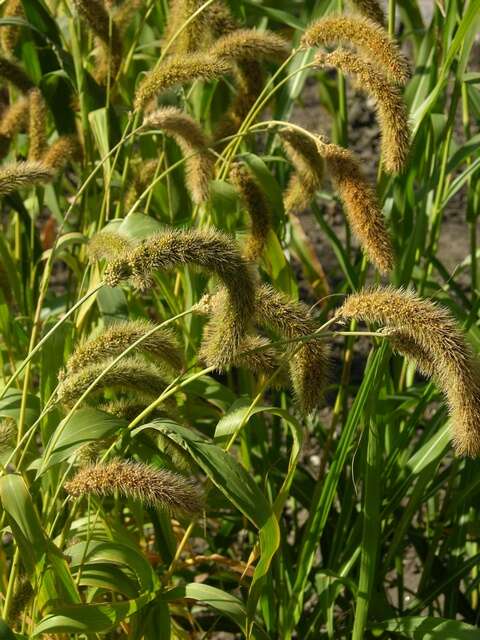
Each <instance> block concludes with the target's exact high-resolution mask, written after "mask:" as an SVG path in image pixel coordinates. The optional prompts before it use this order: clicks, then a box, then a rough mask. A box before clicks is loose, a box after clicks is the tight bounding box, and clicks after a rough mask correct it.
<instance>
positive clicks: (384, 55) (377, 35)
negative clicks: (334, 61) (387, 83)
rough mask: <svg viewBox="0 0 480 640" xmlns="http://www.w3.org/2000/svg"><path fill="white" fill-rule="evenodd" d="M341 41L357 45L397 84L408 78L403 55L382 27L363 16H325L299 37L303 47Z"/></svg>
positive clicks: (408, 70)
mask: <svg viewBox="0 0 480 640" xmlns="http://www.w3.org/2000/svg"><path fill="white" fill-rule="evenodd" d="M337 42H340V43H343V44H348V45H351V46H354V47H356V48H358V49H359V50H360V51H361V52H362V53H363V54H364V55H365V57H366V58H368V60H370V61H371V62H372V64H375V66H376V67H378V68H379V70H380V71H382V73H384V74H385V75H386V76H388V77H389V78H391V79H392V80H393V81H394V82H396V83H397V84H402V85H403V84H405V83H406V82H407V80H408V79H409V77H410V69H409V65H408V62H407V60H406V58H404V56H403V55H402V54H401V53H400V51H399V49H398V48H397V45H396V44H395V42H393V40H391V39H390V37H389V36H388V33H387V32H386V31H385V29H383V28H382V27H381V26H379V25H378V24H376V23H375V22H373V21H372V20H370V19H369V18H365V17H362V16H327V17H325V18H321V19H320V20H317V21H316V22H314V23H313V24H311V25H310V26H309V27H308V28H307V30H306V31H305V33H304V34H303V37H302V45H303V46H305V47H319V46H325V45H328V44H333V43H337Z"/></svg>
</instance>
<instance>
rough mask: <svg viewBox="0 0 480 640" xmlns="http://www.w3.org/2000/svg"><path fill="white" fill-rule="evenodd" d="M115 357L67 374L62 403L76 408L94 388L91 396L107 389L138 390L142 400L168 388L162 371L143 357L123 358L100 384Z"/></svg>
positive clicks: (60, 395)
mask: <svg viewBox="0 0 480 640" xmlns="http://www.w3.org/2000/svg"><path fill="white" fill-rule="evenodd" d="M112 361H113V358H111V359H109V360H104V361H102V362H95V363H93V364H89V365H87V366H86V367H83V368H82V369H80V370H79V371H77V372H75V373H71V374H70V373H68V372H63V373H62V375H61V380H60V384H59V386H58V389H57V400H58V402H59V403H60V404H62V405H64V406H65V407H67V408H69V407H72V406H73V405H74V404H75V403H76V402H77V401H78V400H79V399H80V398H81V396H82V395H83V394H84V393H85V392H86V391H87V390H88V389H89V388H90V386H91V385H94V386H93V387H92V390H91V391H90V392H89V394H91V395H98V394H99V393H101V392H102V391H104V390H105V389H106V388H113V389H117V390H119V391H134V392H136V393H137V396H138V397H139V398H150V399H152V398H156V397H158V396H159V395H160V394H161V393H162V391H163V390H164V389H165V387H166V376H165V375H164V373H163V372H162V371H161V369H159V367H158V364H156V365H153V364H152V363H150V362H147V361H146V360H144V359H143V358H139V357H132V356H130V357H127V358H123V359H122V360H120V361H119V362H117V363H116V364H114V365H113V366H112V368H111V369H110V370H109V371H107V373H106V374H105V375H103V376H102V377H101V378H100V379H99V380H98V381H97V382H95V381H96V380H97V378H98V377H99V376H100V375H101V374H102V373H103V371H104V370H105V369H106V368H107V367H108V366H109V365H110V364H112Z"/></svg>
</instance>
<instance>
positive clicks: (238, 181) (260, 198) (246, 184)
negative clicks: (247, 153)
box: [229, 163, 271, 261]
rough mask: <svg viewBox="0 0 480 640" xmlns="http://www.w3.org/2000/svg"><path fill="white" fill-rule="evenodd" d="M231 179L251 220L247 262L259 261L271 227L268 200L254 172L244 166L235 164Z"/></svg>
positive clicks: (245, 252) (246, 247)
mask: <svg viewBox="0 0 480 640" xmlns="http://www.w3.org/2000/svg"><path fill="white" fill-rule="evenodd" d="M229 177H230V181H231V183H232V184H233V186H234V187H235V189H236V190H237V192H238V193H239V195H240V197H241V198H242V200H243V202H244V204H245V207H246V209H247V212H248V215H249V216H250V220H251V230H250V235H249V237H248V239H247V242H246V243H245V248H244V256H245V258H246V259H247V260H252V261H254V260H258V258H260V256H261V255H262V253H263V249H264V247H265V244H266V242H267V238H268V233H269V231H270V227H271V219H270V208H269V206H268V202H267V199H266V197H265V194H264V192H263V190H262V189H261V187H260V185H259V184H258V182H257V180H256V179H255V178H254V176H253V174H252V172H251V171H250V169H248V167H246V166H245V165H244V164H241V163H235V164H233V165H232V168H231V170H230V174H229Z"/></svg>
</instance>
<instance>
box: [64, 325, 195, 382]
mask: <svg viewBox="0 0 480 640" xmlns="http://www.w3.org/2000/svg"><path fill="white" fill-rule="evenodd" d="M154 327H155V325H154V324H153V323H152V322H149V321H148V320H132V321H129V322H115V323H113V324H110V325H108V327H107V328H106V329H105V330H104V331H102V332H101V333H100V334H99V335H98V336H96V337H94V338H90V339H89V340H87V341H85V342H83V343H81V344H80V345H78V346H77V348H76V349H75V350H74V352H73V353H72V355H71V356H70V358H69V359H68V362H67V364H66V370H67V371H68V373H74V372H76V371H79V370H80V369H82V368H84V367H86V366H88V365H90V364H93V363H95V362H101V361H102V360H105V359H107V358H113V357H116V356H118V355H120V354H121V353H122V352H123V351H125V349H126V348H127V347H129V346H131V345H132V344H134V343H135V342H136V341H137V340H139V339H140V338H142V337H143V336H144V335H145V334H146V333H148V332H149V331H151V330H152V329H154ZM132 351H136V352H140V353H144V354H148V355H149V356H151V357H153V358H155V359H158V360H160V361H161V362H163V363H164V365H167V366H168V367H169V368H170V369H172V370H173V371H174V372H175V373H176V374H177V375H178V373H179V372H180V371H181V369H182V367H183V359H182V356H181V353H180V349H179V346H178V342H177V340H176V338H175V335H174V334H173V332H172V331H170V330H169V329H167V328H164V329H163V328H161V329H157V330H156V331H155V333H152V334H151V335H150V336H148V337H147V338H145V340H143V341H142V342H141V343H140V344H139V345H138V346H137V347H135V349H133V350H132Z"/></svg>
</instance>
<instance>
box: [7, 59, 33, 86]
mask: <svg viewBox="0 0 480 640" xmlns="http://www.w3.org/2000/svg"><path fill="white" fill-rule="evenodd" d="M0 78H5V80H7V81H8V82H11V83H12V84H13V85H14V86H15V87H17V89H18V90H19V91H21V92H22V93H27V91H30V89H33V87H34V86H35V85H34V84H33V82H32V80H30V78H29V77H28V76H27V74H26V73H25V71H24V70H23V69H22V68H21V67H20V66H19V65H18V64H17V62H16V61H15V60H14V59H10V58H4V57H3V56H0Z"/></svg>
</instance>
